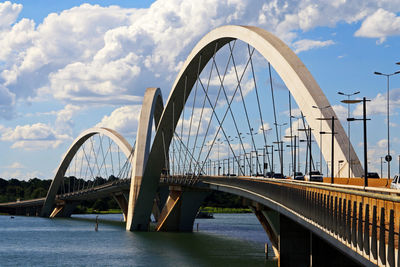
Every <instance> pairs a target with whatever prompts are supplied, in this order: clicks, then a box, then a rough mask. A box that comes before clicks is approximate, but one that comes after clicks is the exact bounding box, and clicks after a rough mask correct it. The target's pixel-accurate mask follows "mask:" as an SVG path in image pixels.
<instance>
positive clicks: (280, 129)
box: [274, 122, 287, 175]
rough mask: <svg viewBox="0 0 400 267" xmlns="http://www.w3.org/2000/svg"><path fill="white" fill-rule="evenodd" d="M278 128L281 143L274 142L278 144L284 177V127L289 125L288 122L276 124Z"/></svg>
mask: <svg viewBox="0 0 400 267" xmlns="http://www.w3.org/2000/svg"><path fill="white" fill-rule="evenodd" d="M274 124H275V125H276V126H278V127H279V141H277V142H274V143H277V144H278V152H279V156H280V161H281V174H282V175H283V141H282V126H285V125H287V122H285V123H281V124H279V123H274Z"/></svg>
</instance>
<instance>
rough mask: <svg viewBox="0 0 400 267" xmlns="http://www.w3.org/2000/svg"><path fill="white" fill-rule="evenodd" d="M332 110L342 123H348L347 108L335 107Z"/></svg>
mask: <svg viewBox="0 0 400 267" xmlns="http://www.w3.org/2000/svg"><path fill="white" fill-rule="evenodd" d="M332 108H333V110H334V111H335V113H336V116H337V117H338V118H339V120H340V121H341V122H342V123H343V122H345V121H347V107H345V106H343V105H333V106H332Z"/></svg>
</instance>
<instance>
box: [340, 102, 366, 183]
mask: <svg viewBox="0 0 400 267" xmlns="http://www.w3.org/2000/svg"><path fill="white" fill-rule="evenodd" d="M367 101H370V100H367V99H366V98H365V97H363V99H362V100H351V99H350V100H343V103H345V104H347V103H349V104H355V103H360V102H363V118H362V119H355V118H347V121H359V120H362V121H363V128H364V131H363V132H364V187H367V186H368V152H367V120H370V119H367Z"/></svg>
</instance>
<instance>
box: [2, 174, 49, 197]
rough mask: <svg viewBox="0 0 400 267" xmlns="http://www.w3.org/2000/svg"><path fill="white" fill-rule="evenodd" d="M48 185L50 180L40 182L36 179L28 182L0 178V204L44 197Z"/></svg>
mask: <svg viewBox="0 0 400 267" xmlns="http://www.w3.org/2000/svg"><path fill="white" fill-rule="evenodd" d="M50 184H51V180H40V179H38V178H33V179H30V180H28V181H20V180H17V179H11V180H5V179H2V178H0V202H11V201H16V200H17V199H20V200H25V199H33V198H40V197H45V196H46V194H47V189H48V188H49V187H50Z"/></svg>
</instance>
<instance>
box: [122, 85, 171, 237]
mask: <svg viewBox="0 0 400 267" xmlns="http://www.w3.org/2000/svg"><path fill="white" fill-rule="evenodd" d="M163 109H164V104H163V101H162V95H161V90H160V88H147V89H146V92H145V94H144V97H143V104H142V109H141V111H140V118H139V124H138V129H137V134H136V147H135V155H134V156H133V160H132V179H131V187H130V190H129V203H128V215H127V220H126V229H127V230H147V225H148V222H149V218H150V213H151V210H152V207H153V199H154V197H155V193H156V190H157V185H158V183H154V182H153V181H154V180H155V179H154V178H153V177H148V178H146V177H145V176H144V175H143V172H144V169H145V167H146V165H147V162H148V157H149V151H150V144H151V132H152V125H153V120H154V123H155V125H156V129H157V126H158V123H159V121H160V117H161V114H162V111H163ZM150 165H151V164H150ZM157 178H158V179H159V176H158V177H157ZM148 211H150V213H148Z"/></svg>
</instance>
